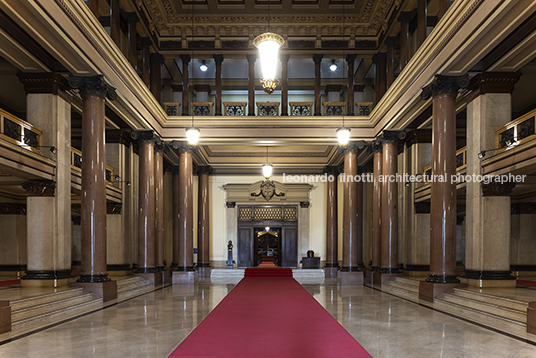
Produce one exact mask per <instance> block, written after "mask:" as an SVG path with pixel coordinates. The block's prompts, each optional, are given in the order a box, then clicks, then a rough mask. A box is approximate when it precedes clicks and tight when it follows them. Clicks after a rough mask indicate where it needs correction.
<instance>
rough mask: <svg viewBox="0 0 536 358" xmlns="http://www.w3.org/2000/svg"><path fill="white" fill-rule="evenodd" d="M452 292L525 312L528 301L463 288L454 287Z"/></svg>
mask: <svg viewBox="0 0 536 358" xmlns="http://www.w3.org/2000/svg"><path fill="white" fill-rule="evenodd" d="M454 294H455V295H457V296H461V297H466V298H469V299H472V300H475V301H482V302H485V303H490V304H494V305H497V306H502V307H507V308H512V309H515V310H518V311H524V312H527V307H528V303H527V302H523V301H519V300H516V299H513V298H507V297H499V296H493V295H489V294H486V293H480V292H473V291H469V290H465V289H459V288H455V289H454Z"/></svg>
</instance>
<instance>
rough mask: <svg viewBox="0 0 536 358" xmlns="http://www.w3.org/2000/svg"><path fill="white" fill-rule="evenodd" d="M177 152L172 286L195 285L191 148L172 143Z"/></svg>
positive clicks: (181, 143) (182, 144)
mask: <svg viewBox="0 0 536 358" xmlns="http://www.w3.org/2000/svg"><path fill="white" fill-rule="evenodd" d="M171 145H172V146H173V147H174V148H175V149H178V150H179V168H180V169H179V200H180V204H179V225H180V226H179V261H178V266H177V270H175V271H173V276H172V280H173V284H174V285H175V284H193V283H195V280H196V279H195V276H196V275H195V271H194V213H193V162H192V152H193V147H191V146H189V145H187V144H186V143H183V142H176V141H174V142H172V143H171Z"/></svg>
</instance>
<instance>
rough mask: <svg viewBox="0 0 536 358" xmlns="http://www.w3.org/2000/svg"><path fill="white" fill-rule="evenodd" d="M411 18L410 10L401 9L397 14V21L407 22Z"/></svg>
mask: <svg viewBox="0 0 536 358" xmlns="http://www.w3.org/2000/svg"><path fill="white" fill-rule="evenodd" d="M409 20H411V11H402V12H401V13H400V15H399V16H398V21H399V22H409Z"/></svg>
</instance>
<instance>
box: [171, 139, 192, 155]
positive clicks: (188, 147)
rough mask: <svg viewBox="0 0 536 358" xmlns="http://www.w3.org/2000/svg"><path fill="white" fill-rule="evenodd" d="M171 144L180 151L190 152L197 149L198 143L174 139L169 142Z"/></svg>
mask: <svg viewBox="0 0 536 358" xmlns="http://www.w3.org/2000/svg"><path fill="white" fill-rule="evenodd" d="M169 146H171V147H173V148H175V149H176V150H178V151H179V152H188V153H195V152H196V150H197V146H196V145H190V144H188V143H187V142H185V141H184V142H183V141H178V140H174V141H172V142H171V143H169Z"/></svg>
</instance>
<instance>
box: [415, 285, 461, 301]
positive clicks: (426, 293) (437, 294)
mask: <svg viewBox="0 0 536 358" xmlns="http://www.w3.org/2000/svg"><path fill="white" fill-rule="evenodd" d="M466 286H467V285H465V284H463V283H434V282H426V281H421V282H420V284H419V299H420V300H424V301H428V302H434V298H443V297H445V293H451V292H454V289H455V288H462V287H466Z"/></svg>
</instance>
